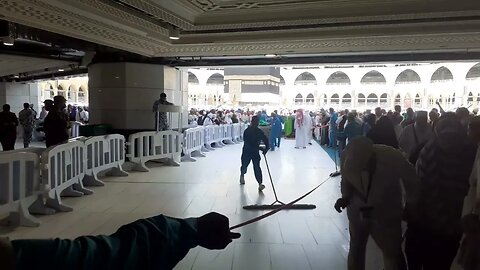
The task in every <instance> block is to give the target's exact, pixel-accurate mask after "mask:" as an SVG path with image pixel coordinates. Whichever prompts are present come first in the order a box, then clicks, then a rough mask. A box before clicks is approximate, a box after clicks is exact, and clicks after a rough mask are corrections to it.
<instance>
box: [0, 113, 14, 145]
mask: <svg viewBox="0 0 480 270" xmlns="http://www.w3.org/2000/svg"><path fill="white" fill-rule="evenodd" d="M17 126H18V119H17V116H16V115H15V114H14V113H12V112H10V105H8V104H5V105H3V111H2V112H0V142H1V143H2V148H3V151H9V150H13V149H14V148H15V140H16V139H17Z"/></svg>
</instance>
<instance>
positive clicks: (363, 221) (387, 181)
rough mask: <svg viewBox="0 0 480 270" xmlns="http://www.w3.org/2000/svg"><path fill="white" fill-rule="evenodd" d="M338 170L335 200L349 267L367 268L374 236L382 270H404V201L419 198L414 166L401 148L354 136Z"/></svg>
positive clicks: (410, 202) (355, 268)
mask: <svg viewBox="0 0 480 270" xmlns="http://www.w3.org/2000/svg"><path fill="white" fill-rule="evenodd" d="M340 171H341V174H342V180H341V190H342V198H340V199H338V200H337V202H336V203H335V210H337V211H338V212H339V213H340V212H342V209H343V208H347V215H348V220H349V226H350V251H349V253H348V269H349V270H364V269H365V251H366V246H367V242H368V238H369V236H372V238H373V240H374V241H375V243H376V244H377V245H378V247H379V248H380V249H381V251H382V253H383V261H384V269H385V270H405V269H406V263H405V258H404V256H403V252H402V247H401V245H402V228H401V222H402V217H403V212H404V209H403V208H404V207H403V201H404V200H405V199H406V202H407V204H408V205H415V203H416V201H417V200H418V194H419V190H418V187H419V179H418V177H417V175H416V172H415V169H414V167H413V166H412V165H411V164H410V163H409V162H408V160H407V159H406V158H405V157H404V156H403V155H402V153H401V152H400V151H398V150H396V149H394V148H392V147H390V146H386V145H377V144H375V145H374V144H373V143H372V141H371V140H370V139H368V138H366V137H357V138H355V139H353V140H351V141H350V142H349V144H348V145H347V147H346V148H345V152H344V154H343V155H342V161H341V170H340ZM402 186H403V187H404V189H405V195H403V194H402V193H403V192H402ZM403 196H405V198H403ZM412 218H413V217H412Z"/></svg>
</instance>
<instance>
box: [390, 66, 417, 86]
mask: <svg viewBox="0 0 480 270" xmlns="http://www.w3.org/2000/svg"><path fill="white" fill-rule="evenodd" d="M421 82H422V80H421V79H420V75H418V73H417V72H416V71H414V70H412V69H406V70H404V71H402V72H400V74H398V76H397V78H396V79H395V84H410V83H421Z"/></svg>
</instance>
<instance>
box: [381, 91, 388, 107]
mask: <svg viewBox="0 0 480 270" xmlns="http://www.w3.org/2000/svg"><path fill="white" fill-rule="evenodd" d="M387 105H388V94H387V93H383V94H382V95H381V96H380V106H381V107H385V106H387Z"/></svg>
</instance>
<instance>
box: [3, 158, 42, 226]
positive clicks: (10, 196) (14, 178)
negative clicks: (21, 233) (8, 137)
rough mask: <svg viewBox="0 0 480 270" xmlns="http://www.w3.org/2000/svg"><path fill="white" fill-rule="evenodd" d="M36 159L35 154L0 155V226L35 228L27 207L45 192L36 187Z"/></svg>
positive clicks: (37, 162)
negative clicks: (1, 220) (0, 224)
mask: <svg viewBox="0 0 480 270" xmlns="http://www.w3.org/2000/svg"><path fill="white" fill-rule="evenodd" d="M39 166H40V159H39V156H38V155H37V154H35V153H28V152H14V151H9V152H5V153H2V154H0V175H1V176H2V178H1V179H0V219H2V217H4V216H7V217H6V219H4V221H3V223H5V224H7V225H20V226H28V227H36V226H39V225H40V221H38V220H37V219H36V218H34V217H33V216H31V215H30V213H29V211H28V207H29V206H30V205H31V204H32V203H33V202H34V201H35V200H36V199H37V198H38V196H39V195H41V194H42V193H45V192H46V191H42V188H41V186H40V175H39V172H40V170H39Z"/></svg>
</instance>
